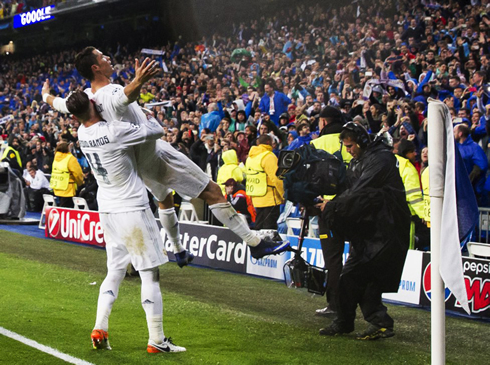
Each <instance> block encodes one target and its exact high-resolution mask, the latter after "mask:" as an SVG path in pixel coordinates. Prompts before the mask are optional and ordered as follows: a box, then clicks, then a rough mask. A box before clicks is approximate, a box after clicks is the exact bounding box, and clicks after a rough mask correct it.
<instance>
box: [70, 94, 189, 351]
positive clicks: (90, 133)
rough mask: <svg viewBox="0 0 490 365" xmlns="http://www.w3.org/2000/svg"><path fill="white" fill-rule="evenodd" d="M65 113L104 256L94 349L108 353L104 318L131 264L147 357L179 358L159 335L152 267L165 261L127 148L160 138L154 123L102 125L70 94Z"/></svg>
mask: <svg viewBox="0 0 490 365" xmlns="http://www.w3.org/2000/svg"><path fill="white" fill-rule="evenodd" d="M66 105H67V108H68V110H69V111H70V112H71V113H72V114H73V115H75V116H76V117H77V118H78V119H79V120H80V121H81V123H82V126H81V127H80V129H79V130H78V138H79V141H80V147H81V148H82V151H83V153H84V154H85V155H86V156H87V159H88V161H89V163H90V166H91V168H92V170H93V172H94V175H95V178H96V179H97V183H98V185H99V190H98V193H97V202H98V204H99V213H100V221H101V223H102V227H103V230H104V239H105V242H106V251H107V269H108V272H107V276H106V278H105V280H104V281H103V283H102V285H101V287H100V292H99V300H98V304H97V318H96V323H95V327H94V330H93V331H92V335H91V337H92V343H93V346H94V348H96V349H111V347H110V345H109V340H108V333H107V331H108V328H109V315H110V313H111V310H112V305H113V304H114V301H115V300H116V298H117V296H118V292H119V286H120V284H121V282H122V280H123V279H124V276H125V274H126V267H127V265H128V264H129V262H131V263H132V264H133V266H134V267H135V269H136V270H138V271H139V274H140V277H141V303H142V305H143V308H144V310H145V312H146V320H147V324H148V331H149V340H148V346H147V351H148V352H149V353H158V352H182V351H185V350H186V349H185V348H184V347H180V346H176V345H174V344H173V343H172V342H171V340H170V339H168V338H166V337H165V336H164V333H163V324H162V320H163V305H162V294H161V291H160V283H159V269H158V266H159V265H162V264H164V263H166V262H167V261H168V258H167V254H166V252H165V250H164V244H163V241H162V238H161V236H160V234H159V231H158V226H157V224H156V222H155V219H154V218H153V214H152V212H151V210H150V207H149V202H148V195H147V193H146V189H145V185H144V183H143V181H142V179H141V177H140V176H139V175H138V173H137V170H136V157H135V152H134V148H133V146H138V145H139V144H141V143H145V142H147V141H150V140H156V139H158V138H160V137H161V136H162V135H163V129H162V127H160V125H159V124H158V123H153V122H148V123H145V124H142V125H137V124H133V123H129V122H126V121H112V122H111V123H107V122H105V121H102V119H101V117H100V116H99V114H98V113H97V111H96V110H95V105H94V104H93V103H91V102H90V100H89V98H88V96H87V94H85V93H84V92H82V91H76V92H74V93H73V94H71V95H70V96H69V97H68V99H67V103H66Z"/></svg>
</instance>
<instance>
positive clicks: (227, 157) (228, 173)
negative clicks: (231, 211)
mask: <svg viewBox="0 0 490 365" xmlns="http://www.w3.org/2000/svg"><path fill="white" fill-rule="evenodd" d="M221 159H222V160H223V165H222V166H221V167H220V168H219V170H218V176H217V179H216V182H217V183H218V185H219V187H220V188H221V191H222V192H223V195H224V194H225V182H226V181H228V180H229V179H234V180H236V181H237V182H239V183H241V182H242V181H243V170H242V169H241V168H240V166H238V157H237V153H236V151H235V150H234V149H229V150H228V151H225V152H223V153H222V154H221ZM242 166H243V164H242Z"/></svg>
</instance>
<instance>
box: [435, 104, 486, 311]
mask: <svg viewBox="0 0 490 365" xmlns="http://www.w3.org/2000/svg"><path fill="white" fill-rule="evenodd" d="M429 103H430V104H429V105H431V106H432V107H433V108H432V110H434V106H436V105H437V109H438V111H440V115H441V116H442V119H443V121H442V122H443V123H444V131H445V138H444V141H445V146H440V147H439V148H442V151H445V163H444V162H443V166H442V168H443V170H442V171H443V178H444V199H443V202H442V216H441V230H440V235H441V236H440V237H441V239H440V242H441V247H440V274H441V277H442V279H443V280H444V283H445V284H446V286H447V287H448V288H449V290H451V292H452V293H453V294H454V296H455V297H456V299H457V300H458V302H459V303H460V304H461V306H462V307H463V308H464V310H465V311H466V312H467V313H468V314H470V308H469V305H468V295H467V293H466V286H465V282H464V276H463V263H462V258H461V247H462V244H461V243H462V242H463V244H464V243H466V240H468V239H469V237H470V235H471V233H472V232H473V230H474V228H475V226H476V223H477V221H478V205H477V203H476V198H475V193H474V192H473V187H472V186H471V183H470V180H469V177H468V173H467V171H466V168H465V167H464V163H463V160H462V158H461V155H460V154H459V150H458V148H457V147H456V146H455V141H454V134H453V124H452V121H451V115H450V114H449V109H448V107H447V106H446V105H445V104H443V103H442V102H439V101H434V100H429ZM434 122H435V121H434ZM431 148H438V147H437V146H429V150H430V149H431ZM436 152H437V151H436ZM431 163H432V162H431ZM431 166H432V165H431ZM431 172H432V168H431ZM433 213H434V212H433Z"/></svg>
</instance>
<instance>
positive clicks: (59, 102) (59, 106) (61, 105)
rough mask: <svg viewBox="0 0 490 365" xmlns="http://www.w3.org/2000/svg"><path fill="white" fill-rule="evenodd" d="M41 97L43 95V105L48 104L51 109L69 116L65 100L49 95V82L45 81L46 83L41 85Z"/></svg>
mask: <svg viewBox="0 0 490 365" xmlns="http://www.w3.org/2000/svg"><path fill="white" fill-rule="evenodd" d="M42 95H43V101H44V102H45V103H48V104H49V105H51V107H53V108H54V109H56V110H58V111H60V112H62V113H65V114H69V113H70V112H69V111H68V108H67V107H66V99H63V98H60V97H57V96H53V95H51V94H50V93H49V80H48V79H46V81H45V82H44V84H43V89H42Z"/></svg>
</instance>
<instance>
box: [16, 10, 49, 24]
mask: <svg viewBox="0 0 490 365" xmlns="http://www.w3.org/2000/svg"><path fill="white" fill-rule="evenodd" d="M53 9H54V5H51V6H46V7H45V8H40V9H36V10H32V11H29V12H27V13H22V14H17V15H16V16H14V28H20V27H24V26H26V25H31V24H34V23H39V22H43V21H45V20H49V19H53V16H52V15H51V10H53Z"/></svg>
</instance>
